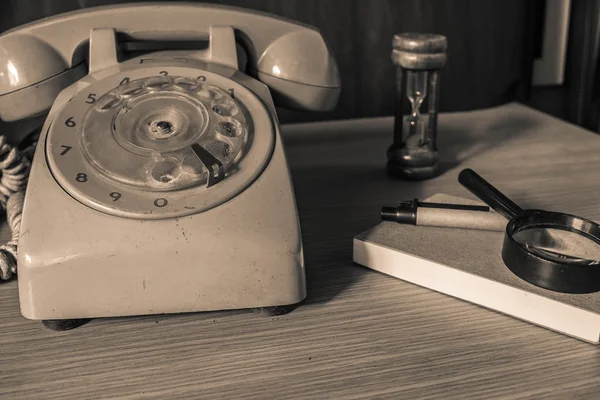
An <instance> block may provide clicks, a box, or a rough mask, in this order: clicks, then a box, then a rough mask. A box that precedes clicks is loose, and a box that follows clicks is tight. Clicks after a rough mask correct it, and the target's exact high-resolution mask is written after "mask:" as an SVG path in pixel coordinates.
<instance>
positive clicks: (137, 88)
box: [119, 82, 144, 97]
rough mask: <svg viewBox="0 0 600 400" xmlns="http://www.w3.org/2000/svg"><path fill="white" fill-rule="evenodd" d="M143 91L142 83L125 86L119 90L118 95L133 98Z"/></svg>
mask: <svg viewBox="0 0 600 400" xmlns="http://www.w3.org/2000/svg"><path fill="white" fill-rule="evenodd" d="M143 90H144V84H143V83H141V82H139V83H132V84H129V85H126V86H125V87H123V88H120V89H119V94H120V95H121V96H124V97H129V96H135V95H138V94H140V93H141V92H142V91H143Z"/></svg>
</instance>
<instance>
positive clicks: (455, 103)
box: [0, 0, 599, 130]
mask: <svg viewBox="0 0 600 400" xmlns="http://www.w3.org/2000/svg"><path fill="white" fill-rule="evenodd" d="M124 2H126V1H119V0H60V1H59V0H54V1H53V0H3V1H2V13H1V14H0V31H5V30H7V29H10V28H12V27H14V26H17V25H20V24H23V23H26V22H30V21H33V20H36V19H39V18H43V17H46V16H51V15H54V14H57V13H60V12H65V11H70V10H75V9H81V8H87V7H92V6H98V5H106V4H115V3H124ZM128 2H132V1H128ZM207 3H219V4H228V5H237V6H242V7H246V8H250V9H256V10H261V11H267V12H271V13H273V14H276V15H281V16H285V17H289V18H293V19H295V20H298V21H301V22H304V23H308V24H311V25H314V26H316V27H318V28H319V29H320V30H321V32H322V34H323V36H324V37H325V40H326V41H327V42H328V43H329V44H330V46H331V48H332V51H333V52H334V55H335V57H336V59H337V62H338V65H339V68H340V73H341V76H342V84H343V89H342V96H341V99H340V102H339V105H338V107H337V109H336V110H335V111H334V112H331V113H316V114H315V113H310V114H309V113H299V112H287V111H282V114H281V115H282V120H283V122H290V121H309V120H322V119H338V118H359V117H374V116H384V115H391V114H392V113H393V107H394V104H393V99H394V90H395V70H394V66H393V64H392V62H391V59H390V53H391V40H392V36H393V35H394V33H397V32H403V31H417V32H435V33H440V34H443V35H446V36H447V38H448V42H449V49H448V62H447V64H446V66H445V67H444V69H443V70H442V74H441V94H440V109H441V111H464V110H473V109H480V108H486V107H491V106H495V105H499V104H503V103H506V102H509V101H521V102H523V103H526V104H530V105H532V106H534V107H536V108H538V109H540V110H542V111H545V112H549V113H551V114H553V115H555V116H557V117H559V118H563V119H567V120H569V121H571V122H575V123H578V124H580V125H583V126H586V127H590V128H591V129H594V130H597V124H598V123H597V120H598V118H597V116H596V113H594V112H593V110H594V109H595V108H598V107H594V104H595V103H594V98H595V95H594V90H593V86H594V85H593V83H594V79H593V77H594V76H595V66H596V52H597V51H596V48H597V42H598V40H597V36H598V34H597V33H598V32H597V25H598V24H597V19H598V16H597V15H598V14H599V8H598V1H597V0H573V3H572V6H571V7H572V10H571V15H572V20H571V23H570V26H571V28H570V29H571V31H570V33H569V45H568V55H567V72H566V80H565V84H564V85H561V86H556V87H547V88H531V84H530V82H531V76H532V68H533V59H534V57H535V56H536V55H537V54H539V49H540V46H541V41H540V39H541V37H540V32H541V29H542V24H541V20H542V18H543V10H544V4H545V2H544V0H525V1H524V0H427V1H423V0H246V1H244V0H226V1H207ZM174 24H175V25H176V21H174Z"/></svg>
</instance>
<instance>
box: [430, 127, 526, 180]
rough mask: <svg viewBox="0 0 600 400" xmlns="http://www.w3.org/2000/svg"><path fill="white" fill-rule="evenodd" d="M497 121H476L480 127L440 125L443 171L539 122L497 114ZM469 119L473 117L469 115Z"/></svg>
mask: <svg viewBox="0 0 600 400" xmlns="http://www.w3.org/2000/svg"><path fill="white" fill-rule="evenodd" d="M496 118H497V119H495V120H493V121H472V122H471V123H473V124H479V125H480V127H478V129H473V128H469V127H467V126H465V127H464V128H462V129H461V127H459V126H454V125H453V126H443V125H442V126H440V128H439V132H438V149H439V151H440V170H441V171H440V174H444V173H446V172H448V171H449V170H452V169H454V168H456V167H458V166H459V165H461V164H462V163H464V162H466V161H468V160H470V159H472V158H475V157H477V156H480V155H482V154H483V153H485V152H487V151H488V150H490V149H493V148H494V147H497V146H499V145H501V144H506V142H508V141H510V140H514V139H516V138H518V137H520V136H523V135H524V134H526V133H527V131H529V130H531V129H532V128H533V127H535V125H536V121H535V120H534V119H532V118H526V117H523V116H518V117H516V118H515V117H513V118H512V119H506V118H501V117H496ZM465 123H469V120H468V119H466V118H465Z"/></svg>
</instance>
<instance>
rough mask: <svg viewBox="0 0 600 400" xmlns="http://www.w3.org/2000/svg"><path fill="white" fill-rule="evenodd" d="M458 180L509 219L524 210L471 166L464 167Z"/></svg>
mask: <svg viewBox="0 0 600 400" xmlns="http://www.w3.org/2000/svg"><path fill="white" fill-rule="evenodd" d="M458 182H460V184H461V185H463V186H464V187H465V188H467V189H468V190H469V191H470V192H471V193H473V194H474V195H475V196H477V197H478V198H479V199H480V200H482V201H483V202H485V203H486V204H487V205H488V206H490V207H491V208H493V209H494V210H495V211H496V212H497V213H498V214H500V215H502V216H504V217H505V218H506V219H508V220H511V219H513V218H514V217H515V216H516V215H517V214H519V213H521V212H522V211H523V210H522V209H521V207H519V206H518V205H516V204H515V203H514V202H513V201H512V200H511V199H509V198H508V197H506V196H505V195H504V194H502V193H501V192H500V191H499V190H498V189H496V188H495V187H493V186H492V185H490V184H489V182H487V181H486V180H485V179H483V178H482V177H481V176H479V175H478V174H477V173H476V172H475V171H473V170H472V169H470V168H466V169H463V170H462V171H461V172H460V174H458Z"/></svg>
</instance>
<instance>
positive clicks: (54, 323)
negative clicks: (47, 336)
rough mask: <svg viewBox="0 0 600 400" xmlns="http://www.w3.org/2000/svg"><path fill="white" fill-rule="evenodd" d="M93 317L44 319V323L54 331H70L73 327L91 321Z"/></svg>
mask: <svg viewBox="0 0 600 400" xmlns="http://www.w3.org/2000/svg"><path fill="white" fill-rule="evenodd" d="M91 320H92V319H91V318H89V319H86V318H81V319H44V320H42V323H43V324H44V326H45V327H46V328H48V329H51V330H53V331H68V330H71V329H75V328H77V327H80V326H81V325H85V324H87V323H88V322H90V321H91Z"/></svg>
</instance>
